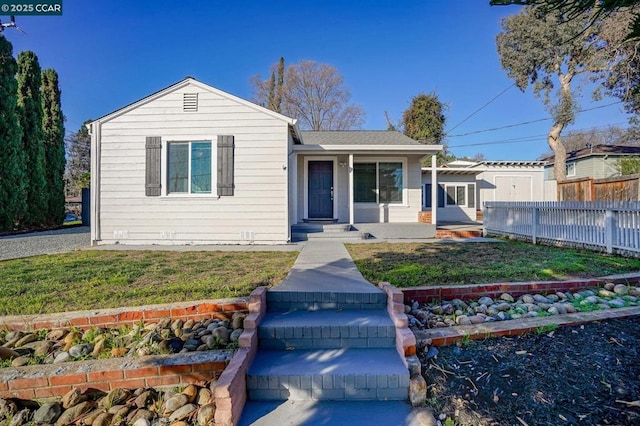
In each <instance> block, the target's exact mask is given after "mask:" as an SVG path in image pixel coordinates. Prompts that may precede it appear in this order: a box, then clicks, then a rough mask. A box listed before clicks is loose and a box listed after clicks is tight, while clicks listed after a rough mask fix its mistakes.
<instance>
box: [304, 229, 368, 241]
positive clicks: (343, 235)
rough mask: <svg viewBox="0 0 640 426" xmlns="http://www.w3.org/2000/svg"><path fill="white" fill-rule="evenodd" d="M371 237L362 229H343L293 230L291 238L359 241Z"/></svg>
mask: <svg viewBox="0 0 640 426" xmlns="http://www.w3.org/2000/svg"><path fill="white" fill-rule="evenodd" d="M368 238H369V234H368V233H366V232H360V231H342V232H317V233H314V232H310V233H307V232H292V233H291V240H292V241H293V242H299V241H313V240H340V241H359V240H366V239H368Z"/></svg>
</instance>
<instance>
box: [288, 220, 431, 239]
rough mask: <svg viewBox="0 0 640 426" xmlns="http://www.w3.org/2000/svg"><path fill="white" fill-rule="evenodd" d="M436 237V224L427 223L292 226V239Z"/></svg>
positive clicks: (300, 224) (303, 224) (298, 224)
mask: <svg viewBox="0 0 640 426" xmlns="http://www.w3.org/2000/svg"><path fill="white" fill-rule="evenodd" d="M433 238H436V226H435V225H431V224H427V223H354V224H348V223H335V224H324V223H297V224H295V225H292V226H291V241H292V242H299V241H308V240H320V239H338V240H342V241H353V242H357V241H363V240H378V241H385V240H422V239H433Z"/></svg>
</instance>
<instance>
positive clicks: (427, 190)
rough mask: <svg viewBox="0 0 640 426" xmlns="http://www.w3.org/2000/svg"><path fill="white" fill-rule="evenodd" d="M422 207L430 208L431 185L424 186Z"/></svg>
mask: <svg viewBox="0 0 640 426" xmlns="http://www.w3.org/2000/svg"><path fill="white" fill-rule="evenodd" d="M424 206H425V207H426V208H431V184H430V183H425V184H424Z"/></svg>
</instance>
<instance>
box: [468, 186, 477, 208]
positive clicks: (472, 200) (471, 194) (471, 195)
mask: <svg viewBox="0 0 640 426" xmlns="http://www.w3.org/2000/svg"><path fill="white" fill-rule="evenodd" d="M467 192H468V194H467V207H469V208H470V209H471V208H475V207H476V185H475V184H473V183H470V184H469V185H467Z"/></svg>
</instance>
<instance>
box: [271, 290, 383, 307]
mask: <svg viewBox="0 0 640 426" xmlns="http://www.w3.org/2000/svg"><path fill="white" fill-rule="evenodd" d="M371 289H372V290H371V292H367V291H357V292H349V291H345V292H337V291H297V290H291V291H286V290H276V289H274V290H271V291H269V292H267V302H268V303H267V306H268V307H269V310H270V311H289V310H308V311H316V310H340V309H343V310H344V309H346V310H353V309H356V310H361V309H365V310H371V309H385V308H386V306H387V295H386V293H384V292H383V291H379V290H378V289H376V288H375V287H374V286H371Z"/></svg>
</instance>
